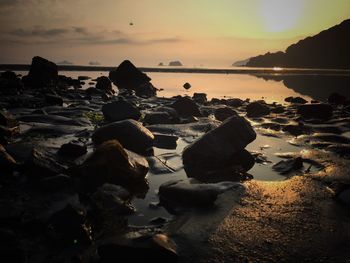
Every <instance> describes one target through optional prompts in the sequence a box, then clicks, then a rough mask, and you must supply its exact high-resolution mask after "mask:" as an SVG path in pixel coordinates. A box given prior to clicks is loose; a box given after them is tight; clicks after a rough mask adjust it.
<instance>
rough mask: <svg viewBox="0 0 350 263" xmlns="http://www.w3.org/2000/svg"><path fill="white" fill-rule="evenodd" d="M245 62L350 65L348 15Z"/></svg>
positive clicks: (304, 65)
mask: <svg viewBox="0 0 350 263" xmlns="http://www.w3.org/2000/svg"><path fill="white" fill-rule="evenodd" d="M246 66H248V67H289V68H334V69H336V68H338V69H350V19H348V20H345V21H343V22H342V23H341V24H339V25H336V26H334V27H331V28H329V29H327V30H324V31H322V32H320V33H319V34H317V35H315V36H312V37H307V38H305V39H303V40H300V41H299V42H298V43H296V44H292V45H290V46H289V47H288V48H287V49H286V51H285V52H282V51H279V52H276V53H270V52H268V53H266V54H265V55H260V56H257V57H252V58H250V59H249V61H248V62H247V64H246Z"/></svg>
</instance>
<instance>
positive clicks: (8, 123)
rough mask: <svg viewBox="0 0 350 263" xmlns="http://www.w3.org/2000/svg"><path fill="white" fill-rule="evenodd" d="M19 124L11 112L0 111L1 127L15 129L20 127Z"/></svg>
mask: <svg viewBox="0 0 350 263" xmlns="http://www.w3.org/2000/svg"><path fill="white" fill-rule="evenodd" d="M18 124H19V123H18V121H17V120H16V119H15V117H14V116H13V115H12V114H11V113H10V112H8V111H1V110H0V125H2V126H5V127H8V128H14V127H16V126H18Z"/></svg>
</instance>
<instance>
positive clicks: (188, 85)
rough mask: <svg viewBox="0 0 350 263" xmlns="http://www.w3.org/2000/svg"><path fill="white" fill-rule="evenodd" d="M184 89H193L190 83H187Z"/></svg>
mask: <svg viewBox="0 0 350 263" xmlns="http://www.w3.org/2000/svg"><path fill="white" fill-rule="evenodd" d="M183 87H184V89H185V90H188V89H190V88H191V84H190V83H188V82H186V83H185V84H184V85H183Z"/></svg>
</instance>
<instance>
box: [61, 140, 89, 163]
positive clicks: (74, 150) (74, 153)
mask: <svg viewBox="0 0 350 263" xmlns="http://www.w3.org/2000/svg"><path fill="white" fill-rule="evenodd" d="M86 153H87V147H86V145H85V144H84V143H82V142H79V141H77V140H75V141H71V142H69V143H65V144H63V145H62V146H61V147H60V149H59V150H58V154H59V155H61V156H63V157H69V158H73V159H76V158H78V157H80V156H82V155H84V154H86Z"/></svg>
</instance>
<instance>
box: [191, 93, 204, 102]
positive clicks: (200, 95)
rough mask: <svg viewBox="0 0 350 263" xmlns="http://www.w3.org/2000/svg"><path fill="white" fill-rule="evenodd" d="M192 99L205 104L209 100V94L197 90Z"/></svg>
mask: <svg viewBox="0 0 350 263" xmlns="http://www.w3.org/2000/svg"><path fill="white" fill-rule="evenodd" d="M192 99H193V100H194V101H195V102H197V103H200V104H204V103H206V102H207V94H205V93H196V92H195V93H194V94H193V97H192Z"/></svg>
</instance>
